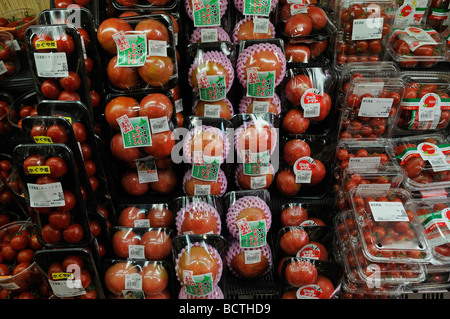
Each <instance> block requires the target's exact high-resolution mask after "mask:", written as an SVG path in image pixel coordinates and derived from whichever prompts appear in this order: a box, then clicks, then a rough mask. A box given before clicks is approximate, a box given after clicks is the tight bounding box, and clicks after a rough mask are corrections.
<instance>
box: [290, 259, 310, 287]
mask: <svg viewBox="0 0 450 319" xmlns="http://www.w3.org/2000/svg"><path fill="white" fill-rule="evenodd" d="M317 277H318V271H317V268H316V266H315V265H314V264H313V263H312V262H309V261H307V260H294V261H292V262H290V263H289V264H288V265H287V266H286V269H285V278H286V281H287V282H288V283H289V284H290V285H292V286H294V287H301V286H305V285H310V284H313V283H315V282H316V280H317Z"/></svg>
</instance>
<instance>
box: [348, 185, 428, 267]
mask: <svg viewBox="0 0 450 319" xmlns="http://www.w3.org/2000/svg"><path fill="white" fill-rule="evenodd" d="M349 196H350V201H351V211H352V218H353V219H355V220H357V221H358V223H357V230H358V234H359V238H360V242H361V248H362V251H363V253H364V255H365V257H366V258H367V259H368V260H369V261H371V262H393V263H395V262H400V263H408V262H415V263H426V262H428V261H429V260H430V258H431V257H432V255H431V251H430V247H429V245H428V242H427V241H426V240H425V234H424V232H423V229H422V228H421V227H420V225H418V222H417V220H415V218H414V214H413V213H412V212H411V211H409V210H406V209H405V207H404V205H405V203H406V201H407V200H409V199H411V198H412V196H411V193H410V192H408V191H407V190H405V189H403V188H392V189H389V190H388V191H385V190H384V191H379V190H377V191H373V190H370V191H366V190H357V189H356V190H352V191H350V193H349Z"/></svg>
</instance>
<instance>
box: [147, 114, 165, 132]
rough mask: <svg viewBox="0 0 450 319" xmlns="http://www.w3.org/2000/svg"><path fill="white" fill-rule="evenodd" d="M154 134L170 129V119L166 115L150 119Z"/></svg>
mask: <svg viewBox="0 0 450 319" xmlns="http://www.w3.org/2000/svg"><path fill="white" fill-rule="evenodd" d="M150 128H151V130H152V134H158V133H162V132H167V131H170V127H169V121H168V120H167V117H166V116H163V117H158V118H152V119H150Z"/></svg>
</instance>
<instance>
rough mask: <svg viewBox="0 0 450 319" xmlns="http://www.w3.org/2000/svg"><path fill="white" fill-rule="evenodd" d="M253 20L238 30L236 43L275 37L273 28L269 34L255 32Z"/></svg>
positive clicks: (269, 29) (246, 22)
mask: <svg viewBox="0 0 450 319" xmlns="http://www.w3.org/2000/svg"><path fill="white" fill-rule="evenodd" d="M253 30H254V22H253V19H250V20H248V21H244V22H242V23H241V25H240V26H239V29H238V30H236V39H235V41H236V43H237V42H239V41H243V40H258V39H270V38H272V37H273V34H272V28H270V27H269V28H268V32H256V33H255V32H254V31H253Z"/></svg>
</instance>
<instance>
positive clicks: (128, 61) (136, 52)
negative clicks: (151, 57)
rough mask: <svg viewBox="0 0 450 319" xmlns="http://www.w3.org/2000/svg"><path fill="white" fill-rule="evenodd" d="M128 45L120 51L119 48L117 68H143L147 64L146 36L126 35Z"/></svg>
mask: <svg viewBox="0 0 450 319" xmlns="http://www.w3.org/2000/svg"><path fill="white" fill-rule="evenodd" d="M125 37H126V40H127V41H128V45H127V46H125V47H123V50H120V48H121V46H118V50H117V51H118V52H117V66H142V65H144V63H145V58H146V54H147V40H146V38H147V37H146V35H145V34H144V35H142V34H140V35H138V34H127V35H125Z"/></svg>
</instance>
